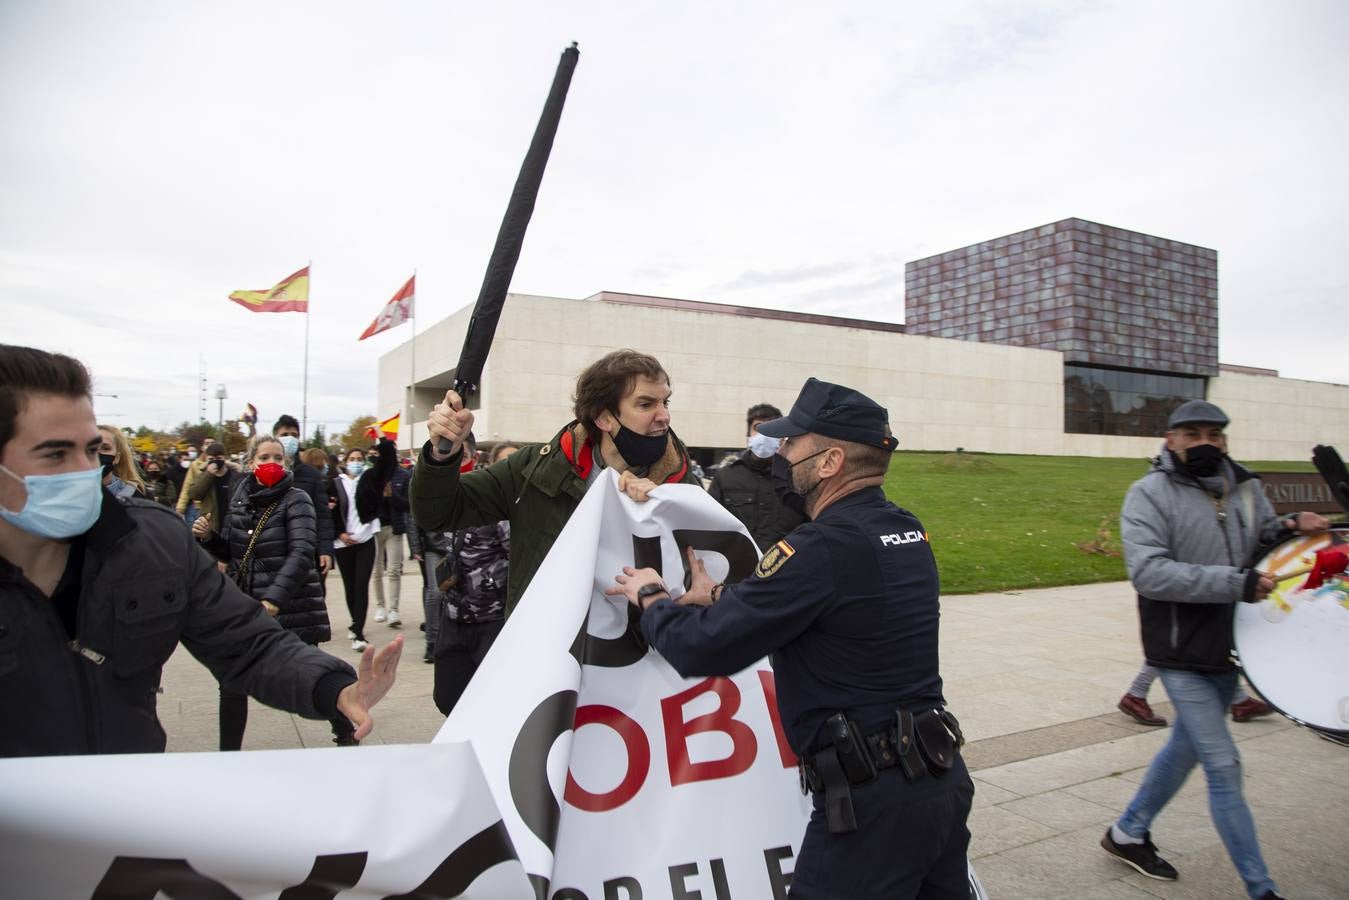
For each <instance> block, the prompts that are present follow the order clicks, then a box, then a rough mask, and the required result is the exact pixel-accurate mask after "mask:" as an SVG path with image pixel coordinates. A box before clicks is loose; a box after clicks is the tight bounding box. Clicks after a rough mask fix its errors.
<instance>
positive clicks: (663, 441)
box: [612, 413, 670, 467]
mask: <svg viewBox="0 0 1349 900" xmlns="http://www.w3.org/2000/svg"><path fill="white" fill-rule="evenodd" d="M613 417H614V421H615V422H618V432H617V433H616V434H614V435H613V436H612V437H613V439H614V446H615V447H617V448H618V453H619V455H620V456H622V457H623V461H624V462H626V463H627V464H628V465H630V466H638V467H645V466H649V465H651V464H652V463H654V462H656V461H657V460H658V459H660V458H661V457H662V456H664V455H665V448H666V446H667V445H668V444H669V443H670V432H668V431H667V432H665V433H664V434H657V435H650V434H638V433H637V432H635V431H633V430H632V429H630V428H628V427H627V426H626V425H624V424H623V423H622V422H619V421H618V413H613Z"/></svg>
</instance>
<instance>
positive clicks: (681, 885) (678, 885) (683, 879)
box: [670, 862, 703, 900]
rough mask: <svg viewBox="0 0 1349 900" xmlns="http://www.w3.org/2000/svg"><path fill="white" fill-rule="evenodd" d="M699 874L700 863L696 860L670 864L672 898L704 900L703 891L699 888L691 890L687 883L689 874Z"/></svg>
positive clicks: (678, 899) (672, 899)
mask: <svg viewBox="0 0 1349 900" xmlns="http://www.w3.org/2000/svg"><path fill="white" fill-rule="evenodd" d="M697 874H698V864H697V863H696V862H691V863H683V864H682V865H678V866H670V898H671V900H703V892H702V891H697V890H694V891H690V890H689V886H688V884H687V882H688V879H689V876H690V875H697Z"/></svg>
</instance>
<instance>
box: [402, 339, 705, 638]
mask: <svg viewBox="0 0 1349 900" xmlns="http://www.w3.org/2000/svg"><path fill="white" fill-rule="evenodd" d="M670 393H671V392H670V376H669V375H668V374H666V372H665V369H664V368H662V367H661V364H660V362H659V361H658V360H657V359H656V358H655V357H654V356H650V355H648V354H645V353H638V352H637V351H635V350H615V351H614V352H612V353H609V354H607V355H605V356H603V357H602V358H600V359H599V360H596V361H595V362H594V363H591V364H590V365H589V366H588V367H587V368H586V369H585V371H583V372H582V373H581V374H580V376H579V377H578V378H577V379H576V395H575V397H574V398H573V413H574V415H575V417H576V418H575V419H573V420H572V421H571V422H570V423H568V424H567V425H566V426H564V427H563V428H562V430H561V431H559V432H558V433H557V434H556V435H554V436H553V438H552V440H550V441H549V442H548V443H546V444H529V445H526V446H525V447H523V448H522V449H521V450H520V452H518V453H513V454H511V455H510V456H508V457H506V458H505V459H503V460H501V461H500V462H497V463H496V464H494V465H491V466H488V467H486V468H483V469H473V470H471V471H467V472H464V471H461V468H462V465H461V464H462V462H463V460H462V459H461V457H462V455H463V454H462V451H463V442H464V439H465V438H467V437H468V434H469V432H470V431H471V430H472V428H473V413H472V412H471V411H469V410H468V409H465V408H464V404H463V400H462V398H461V397H460V396H459V395H458V394H456V393H455V392H454V391H447V392H446V393H445V399H444V401H442V402H441V403H437V404H436V406H435V408H434V409H433V410H432V411H431V415H430V417H429V418H428V419H427V427H428V430H429V431H430V434H431V439H430V440H429V441H427V442H426V444H425V445H424V446H423V447H422V451H421V454H420V455H419V457H418V459H417V466H416V469H415V470H414V471H413V474H412V486H411V489H410V491H409V498H410V500H411V501H412V517H413V518H414V519H415V520H416V521H417V524H419V525H420V526H421V527H422V528H423V529H425V530H426V531H453V530H456V529H460V528H464V527H468V526H476V525H490V524H493V523H495V522H499V521H501V520H502V519H507V520H509V521H510V523H511V560H510V569H509V575H508V578H507V585H506V614H507V615H508V616H509V615H510V613H511V611H512V610H513V609H514V608H515V605H516V603H518V602H519V601H520V598H521V597H522V596H523V595H524V592H525V588H527V587H528V586H529V582H530V580H531V579H533V577H534V573H535V571H537V570H538V568H539V565H540V564H541V563H542V562H543V559H544V557H545V556H547V555H548V551H549V550H550V549H551V548H552V546H553V541H555V540H557V536H558V535H559V534H561V533H562V529H563V527H564V526H565V525H566V524H567V520H568V519H569V518H571V514H572V511H573V510H574V509H576V507H577V505H578V504H579V503H580V502H581V497H582V496H583V495H584V494H585V491H586V488H587V487H589V485H590V483H591V482H592V481H593V480H595V479H596V478H598V477H599V474H600V473H601V472H602V471H603V470H604V469H605V468H611V469H613V470H615V471H616V472H618V473H620V474H619V487H620V488H621V489H622V490H623V491H625V492H626V493H627V494H628V496H630V497H632V498H633V499H634V500H639V501H641V500H645V499H646V497H647V495H648V493H649V492H650V491H652V490H654V489H655V488H656V487H657V486H658V485H661V484H669V483H674V482H684V483H688V484H697V483H698V482H697V479H696V478H695V477H694V475H693V474H692V466H691V465H690V464H689V458H688V451H687V450H686V449H685V448H684V445H683V444H682V443H680V441H679V439H678V438H677V437H675V434H674V432H673V431H671V430H670ZM442 437H443V438H445V439H446V440H448V441H449V442H450V445H451V447H450V450H449V452H448V453H446V454H442V453H441V452H440V451H439V450H438V449H437V448H436V444H437V440H438V439H439V438H442Z"/></svg>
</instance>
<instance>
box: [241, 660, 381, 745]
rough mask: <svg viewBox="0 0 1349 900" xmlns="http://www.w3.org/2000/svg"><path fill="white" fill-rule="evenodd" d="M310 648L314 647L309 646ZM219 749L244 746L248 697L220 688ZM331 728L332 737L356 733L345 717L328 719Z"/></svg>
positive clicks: (354, 727) (242, 693) (353, 726)
mask: <svg viewBox="0 0 1349 900" xmlns="http://www.w3.org/2000/svg"><path fill="white" fill-rule="evenodd" d="M310 646H311V647H312V646H315V645H314V644H310ZM219 716H220V749H221V750H241V749H243V746H244V729H245V728H247V727H248V695H247V694H245V693H244V692H243V691H236V690H233V689H232V688H227V687H225V686H224V685H223V684H222V685H221V686H220V713H219ZM328 724H330V725H332V727H333V737H335V738H340V737H344V736H349V735H352V734H355V733H356V726H355V725H352V724H351V721H350V720H349V719H347V717H346V716H342V715H339V716H337V717H336V718H334V719H329V720H328Z"/></svg>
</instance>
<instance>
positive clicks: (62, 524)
mask: <svg viewBox="0 0 1349 900" xmlns="http://www.w3.org/2000/svg"><path fill="white" fill-rule="evenodd" d="M0 471H3V472H4V473H5V474H6V475H8V476H9V477H11V478H15V479H18V480H19V481H22V482H23V486H24V488H26V489H27V491H28V499H27V500H26V501H25V502H24V504H23V509H21V510H19V511H18V512H12V511H10V510H8V509H5V508H4V507H0V518H3V519H4V520H5V521H6V522H8V523H9V524H11V525H13V526H14V527H16V528H22V529H23V530H24V531H26V532H28V533H29V534H35V535H37V536H38V537H44V538H53V539H55V540H60V541H63V540H66V539H67V538H73V537H75V536H76V535H77V534H84V533H85V532H86V531H88V530H89V529H90V528H92V527H93V526H94V523H95V522H97V521H98V514H99V511H100V510H102V509H103V485H102V481H103V470H102V469H87V470H85V471H83V472H63V473H61V474H60V475H25V476H24V477H22V478H20V477H19V476H18V475H15V474H14V473H13V472H11V471H10V470H9V469H6V468H5V467H4V466H0Z"/></svg>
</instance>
